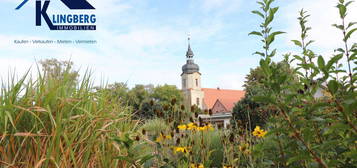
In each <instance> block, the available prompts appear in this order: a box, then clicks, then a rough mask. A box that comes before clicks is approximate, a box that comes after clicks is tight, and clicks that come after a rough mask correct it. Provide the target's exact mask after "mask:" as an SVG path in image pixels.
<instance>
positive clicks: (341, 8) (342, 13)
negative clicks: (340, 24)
mask: <svg viewBox="0 0 357 168" xmlns="http://www.w3.org/2000/svg"><path fill="white" fill-rule="evenodd" d="M337 8H338V10H339V12H340V17H341V18H345V17H346V10H347V9H346V6H344V5H342V4H338V5H337Z"/></svg>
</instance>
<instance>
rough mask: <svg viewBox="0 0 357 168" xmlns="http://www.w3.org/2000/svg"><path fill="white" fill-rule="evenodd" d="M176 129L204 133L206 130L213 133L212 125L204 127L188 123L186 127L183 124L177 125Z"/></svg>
mask: <svg viewBox="0 0 357 168" xmlns="http://www.w3.org/2000/svg"><path fill="white" fill-rule="evenodd" d="M177 128H178V129H179V130H195V131H206V130H210V131H213V130H214V128H213V126H212V124H206V125H204V126H197V124H195V123H189V124H187V125H185V124H183V125H179V126H177Z"/></svg>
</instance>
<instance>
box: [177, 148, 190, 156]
mask: <svg viewBox="0 0 357 168" xmlns="http://www.w3.org/2000/svg"><path fill="white" fill-rule="evenodd" d="M180 152H181V153H184V154H187V153H189V150H188V149H187V147H174V153H180Z"/></svg>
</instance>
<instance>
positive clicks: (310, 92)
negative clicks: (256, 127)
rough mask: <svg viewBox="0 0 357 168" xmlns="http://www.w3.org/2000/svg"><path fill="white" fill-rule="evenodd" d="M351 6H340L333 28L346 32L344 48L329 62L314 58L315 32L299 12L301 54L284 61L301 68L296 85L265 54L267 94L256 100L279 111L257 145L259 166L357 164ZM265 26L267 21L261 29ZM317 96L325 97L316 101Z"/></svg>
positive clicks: (296, 71) (265, 3)
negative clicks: (348, 19) (310, 34)
mask: <svg viewBox="0 0 357 168" xmlns="http://www.w3.org/2000/svg"><path fill="white" fill-rule="evenodd" d="M271 2H272V1H269V0H263V1H262V2H259V4H260V5H262V6H263V7H267V6H268V7H267V8H270V7H269V5H268V4H270V3H271ZM351 3H352V2H351V1H349V2H345V1H344V0H339V1H338V5H337V8H338V10H339V14H340V18H341V21H342V24H340V25H337V24H335V25H333V26H335V27H336V28H338V29H340V30H341V32H342V33H343V39H342V42H343V46H344V47H343V48H338V49H336V54H335V55H333V56H332V57H331V58H330V59H326V57H323V56H321V55H316V54H315V53H314V52H313V51H311V50H310V49H309V48H308V47H309V45H310V44H311V43H312V42H313V41H312V40H307V37H308V36H307V33H308V31H309V30H310V29H311V28H310V27H308V26H306V24H307V19H308V16H309V15H307V14H306V12H305V11H304V10H301V11H300V13H299V15H300V16H299V18H298V20H299V22H300V27H301V39H300V40H293V41H292V42H293V43H294V44H295V45H296V46H298V47H299V48H301V50H302V52H301V54H299V55H294V56H293V59H291V60H290V58H289V57H288V55H287V57H286V59H285V61H287V62H289V63H291V62H296V63H297V67H296V68H295V69H294V71H293V73H294V74H295V75H297V76H298V79H297V80H296V78H295V77H293V78H292V77H290V76H286V75H285V74H282V73H276V72H278V68H277V67H274V66H271V65H273V62H272V61H271V59H270V58H269V57H267V55H266V54H263V55H262V56H263V57H262V59H261V61H260V66H261V68H262V71H263V74H264V78H265V80H264V81H263V86H264V88H266V89H265V92H262V93H263V94H262V95H259V96H255V97H254V98H253V100H256V101H258V102H260V103H268V104H269V105H271V106H273V107H274V108H276V109H277V111H278V114H277V115H276V116H274V117H272V118H271V120H270V121H269V122H268V123H267V126H266V127H267V128H269V133H268V135H267V137H266V138H265V139H264V141H262V142H261V143H260V144H257V145H256V146H255V150H254V157H256V158H260V160H259V162H257V163H256V164H259V165H260V164H262V165H266V166H267V167H268V166H269V167H323V168H327V167H340V168H343V167H355V166H356V165H357V159H356V158H357V157H356V138H357V137H356V135H357V128H356V125H357V119H356V114H357V111H356V107H357V93H356V92H355V87H356V82H355V81H356V73H355V69H353V68H352V67H353V66H355V65H356V57H355V55H356V46H355V43H356V42H352V44H353V45H349V43H348V42H349V40H351V39H350V37H351V35H352V34H353V33H354V32H355V31H356V30H355V28H354V25H355V23H354V22H351V23H346V20H345V18H346V15H347V13H348V12H347V11H348V8H347V7H348V6H349V5H350V4H351ZM263 10H264V11H272V10H275V9H274V8H270V9H266V8H263ZM255 13H256V12H255ZM263 16H265V17H266V15H263ZM265 23H266V21H263V23H262V25H264V24H265ZM261 27H264V26H261ZM265 37H266V36H265ZM265 39H266V38H265ZM273 41H274V40H273ZM266 46H267V43H265V44H264V45H263V48H265V49H266V51H267V47H266ZM342 57H346V60H347V64H346V65H347V66H345V67H344V66H342V64H341V63H340V62H342V60H341V59H342ZM316 58H317V59H316ZM345 69H347V70H345ZM318 92H321V93H322V95H320V96H316V95H317V93H318ZM271 151H277V152H274V153H272V152H271Z"/></svg>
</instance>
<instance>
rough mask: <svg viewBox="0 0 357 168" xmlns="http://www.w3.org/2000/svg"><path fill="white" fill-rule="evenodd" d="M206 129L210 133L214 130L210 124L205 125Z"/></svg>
mask: <svg viewBox="0 0 357 168" xmlns="http://www.w3.org/2000/svg"><path fill="white" fill-rule="evenodd" d="M206 129H207V130H210V131H213V130H214V128H213V126H212V124H208V125H206Z"/></svg>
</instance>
